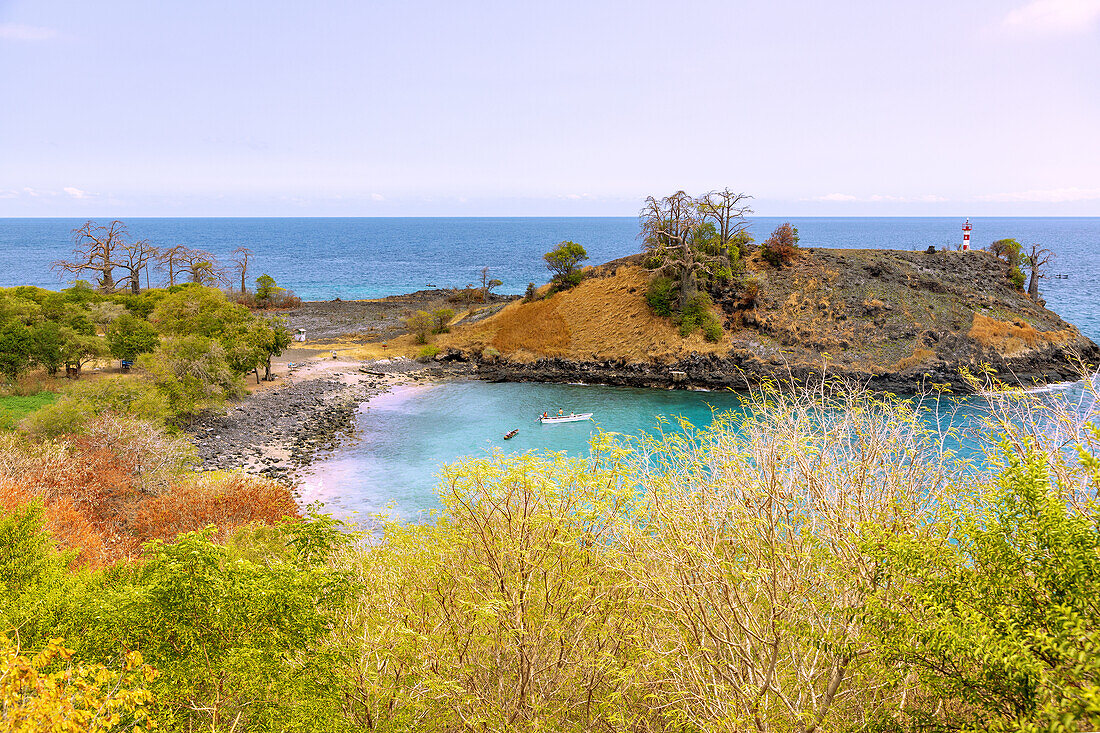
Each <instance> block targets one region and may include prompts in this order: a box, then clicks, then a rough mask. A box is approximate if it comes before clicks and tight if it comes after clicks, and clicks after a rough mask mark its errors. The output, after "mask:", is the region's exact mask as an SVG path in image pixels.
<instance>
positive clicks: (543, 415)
mask: <svg viewBox="0 0 1100 733" xmlns="http://www.w3.org/2000/svg"><path fill="white" fill-rule="evenodd" d="M542 417H543V419H546V418H548V417H550V416H549V415H547V414H546V413H545V412H544V413H542Z"/></svg>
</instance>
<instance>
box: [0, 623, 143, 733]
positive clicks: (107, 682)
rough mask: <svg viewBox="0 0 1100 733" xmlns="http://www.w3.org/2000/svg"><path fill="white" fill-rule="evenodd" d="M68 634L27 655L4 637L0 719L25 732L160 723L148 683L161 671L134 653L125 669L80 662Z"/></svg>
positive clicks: (96, 730)
mask: <svg viewBox="0 0 1100 733" xmlns="http://www.w3.org/2000/svg"><path fill="white" fill-rule="evenodd" d="M63 642H64V640H63V639H53V640H51V641H50V642H49V644H47V645H46V647H45V648H44V649H42V650H41V651H40V652H38V653H36V654H32V655H29V656H27V655H24V654H23V653H22V650H21V649H19V647H18V646H17V645H16V644H14V643H13V642H11V641H10V640H9V639H7V638H6V637H4V636H0V721H3V723H4V729H5V730H10V731H19V732H20V733H53V732H54V731H81V732H82V733H83V732H86V733H106V732H107V731H118V730H141V729H142V728H143V727H151V726H155V723H153V722H152V720H151V718H150V715H149V709H148V706H149V703H150V702H151V701H152V699H153V695H152V693H150V692H149V690H148V689H146V687H145V686H146V685H148V683H150V682H152V681H153V680H155V679H156V676H157V675H156V670H155V669H153V668H152V667H150V666H149V665H147V664H143V663H142V659H141V654H139V653H138V652H130V653H129V654H127V655H126V658H125V661H124V662H123V663H122V665H121V667H122V669H121V671H115V670H112V669H109V668H107V667H105V666H103V665H101V664H91V665H88V664H79V663H75V662H74V660H73V651H72V650H71V649H67V648H66V647H65V646H64V643H63Z"/></svg>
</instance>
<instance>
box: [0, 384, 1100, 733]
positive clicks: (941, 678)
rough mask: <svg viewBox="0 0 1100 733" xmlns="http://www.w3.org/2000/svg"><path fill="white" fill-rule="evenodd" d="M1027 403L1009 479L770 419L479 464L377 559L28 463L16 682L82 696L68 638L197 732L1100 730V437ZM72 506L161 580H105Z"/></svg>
mask: <svg viewBox="0 0 1100 733" xmlns="http://www.w3.org/2000/svg"><path fill="white" fill-rule="evenodd" d="M1011 399H1012V400H1015V399H1017V398H1015V397H1013V398H1011ZM1019 399H1023V400H1024V401H1025V402H1024V407H1025V408H1026V409H1025V410H1024V411H1022V413H1021V414H1027V415H1030V419H1025V420H1020V419H1018V416H1017V415H1015V414H1013V415H1011V416H1010V415H1009V413H1008V412H1007V411H1006V410H1007V409H1008V408H1009V407H1011V405H1012V404H1014V403H1012V402H1010V401H1009V400H1010V398H1008V397H1006V398H1005V402H1004V403H1003V405H1002V404H1000V403H996V402H995V404H994V405H993V407H994V408H995V409H994V412H993V413H992V414H991V420H990V425H989V429H990V430H991V431H995V432H996V433H999V434H1001V435H1002V436H1003V441H1002V442H1001V443H1000V444H999V445H992V446H990V450H991V453H990V455H991V458H992V463H991V464H989V465H988V466H981V465H974V464H970V463H967V462H964V461H961V460H959V459H958V458H957V457H955V456H954V455H953V454H952V453H951V452H950V451H946V450H945V449H944V436H942V435H940V434H939V433H937V432H935V431H933V430H931V429H929V427H928V424H929V423H928V422H927V421H925V420H922V419H920V417H919V416H918V414H917V412H916V411H915V409H914V407H913V406H912V405H911V404H909V403H906V402H901V401H898V400H893V399H887V398H871V397H867V396H865V395H858V394H857V395H848V396H843V395H842V396H839V397H825V396H818V397H812V396H806V395H803V396H792V395H783V394H778V393H769V394H764V395H761V399H759V400H757V401H753V402H750V403H748V404H746V405H745V407H744V408H743V409H742V410H741V411H740V412H739V413H736V414H731V415H728V416H724V417H721V418H720V419H718V420H717V421H716V423H715V425H714V426H713V427H712V428H710V429H708V430H705V431H696V430H693V429H691V428H690V426H686V425H684V426H680V427H682V428H683V430H676V431H669V432H668V433H667V434H666V435H658V436H655V437H651V438H644V439H637V440H627V439H621V438H615V437H614V436H604V437H601V438H599V439H597V440H596V441H595V442H594V444H593V455H592V457H591V458H586V459H580V458H569V457H566V456H564V455H558V454H549V455H535V454H525V455H521V456H504V455H494V456H490V457H487V458H481V459H470V460H466V461H463V462H460V463H458V464H456V465H454V466H450V467H448V468H446V469H445V470H444V472H443V474H442V476H441V484H440V489H439V498H440V503H441V511H440V514H439V516H438V518H437V519H435V520H434V521H430V522H424V523H406V522H403V521H399V520H397V519H381V520H380V524H379V525H378V526H377V527H375V528H374V529H373V531H371V532H369V533H368V534H366V535H362V536H359V535H355V534H353V533H350V532H349V531H348V530H347V529H346V528H343V527H341V526H340V525H339V524H338V523H337V522H335V521H333V520H332V519H330V518H327V517H325V516H323V515H316V514H311V515H310V516H308V517H305V518H302V519H288V520H285V521H282V522H277V521H276V520H275V518H274V517H272V516H270V515H269V516H267V517H261V516H256V515H252V516H249V515H247V514H246V513H243V512H240V510H241V509H243V508H244V506H246V505H247V506H255V505H258V504H262V503H263V502H264V500H263V498H262V489H261V488H260V487H254V490H253V491H252V493H249V492H243V493H241V492H240V491H237V492H236V495H238V496H240V497H241V498H240V500H239V501H238V504H237V507H238V509H237V510H235V511H238V514H237V517H238V519H237V522H236V523H234V522H232V521H224V519H225V517H226V516H227V515H226V514H225V512H227V511H229V509H228V508H227V509H224V510H223V509H218V508H217V507H218V506H219V502H220V501H222V500H221V499H220V498H219V497H220V496H223V495H224V494H225V493H226V492H221V493H219V489H218V488H217V486H216V482H217V481H220V479H210V480H209V481H213V482H214V483H207V484H206V485H205V486H204V487H196V488H194V489H192V490H191V491H192V495H191V496H187V495H185V492H184V490H183V485H186V484H188V482H187V481H183V485H181V484H180V483H179V481H180V479H179V478H178V476H179V474H178V473H176V471H177V470H178V469H177V468H175V467H173V466H174V465H175V464H173V461H174V460H176V459H171V460H168V459H166V460H167V462H168V464H171V465H165V466H163V467H162V468H160V469H157V470H156V471H154V472H153V473H151V474H150V473H147V472H145V471H144V469H143V472H142V473H140V474H139V473H135V472H134V470H133V464H132V463H128V462H127V461H128V459H127V458H126V456H127V455H131V454H132V453H133V451H134V444H133V441H134V440H136V439H137V435H136V434H134V433H128V434H127V435H129V437H126V438H124V439H121V438H114V439H112V440H105V439H104V438H103V437H97V438H96V439H95V440H94V442H91V441H89V442H86V443H81V442H80V441H78V440H72V441H70V442H67V443H64V444H60V443H50V444H41V445H48V446H50V447H49V450H48V451H43V450H41V449H35V448H34V447H33V446H31V445H30V444H23V443H19V442H10V443H9V444H8V445H7V447H6V448H4V450H3V451H0V458H2V460H4V461H5V463H4V466H3V471H4V476H5V477H7V478H6V481H7V482H8V484H10V483H11V482H12V480H13V477H17V476H22V475H24V474H35V475H37V476H38V478H37V479H35V480H33V481H29V482H27V481H23V482H16V483H17V485H16V486H15V489H16V490H18V491H21V492H23V494H22V496H23V498H22V499H19V500H14V501H11V500H9V501H8V502H7V503H4V504H2V506H3V518H0V591H2V592H0V627H2V628H4V629H8V630H16V629H17V630H18V633H19V638H20V645H21V651H20V652H19V653H18V654H16V653H15V652H14V651H11V650H10V649H9V650H8V651H4V652H3V653H2V654H0V660H4V661H3V663H4V664H7V665H9V666H10V665H11V664H13V663H12V662H11V661H10V660H13V659H19V660H21V661H19V662H18V665H19V667H20V669H23V670H24V674H25V675H27V676H26V679H28V680H33V679H34V675H39V676H42V675H50V674H53V673H54V672H55V671H56V670H55V669H54V668H53V667H50V668H48V669H47V668H46V667H48V665H46V667H44V666H43V665H38V666H37V667H36V666H35V665H34V664H33V663H31V662H29V661H28V660H30V659H32V658H33V655H34V654H35V653H37V652H39V651H40V650H41V651H44V652H45V654H46V656H45V657H42V659H47V658H49V659H52V658H54V657H50V656H49V655H55V656H56V654H58V653H59V652H58V651H57V650H58V649H59V646H58V644H59V642H56V641H55V639H56V638H57V637H64V638H65V642H64V644H65V648H66V649H71V650H72V652H73V657H72V658H73V659H79V660H80V665H81V667H80V669H85V670H91V669H95V670H102V671H100V672H98V674H100V675H102V674H107V675H115V677H111V678H110V679H117V680H119V681H120V682H121V684H114V683H113V684H112V686H110V690H113V691H114V692H112V693H111V694H114V695H115V696H116V697H115V699H117V700H118V702H117V703H115V708H114V709H115V710H118V711H120V712H119V714H120V716H123V715H137V714H138V711H142V710H145V709H148V711H149V712H150V713H151V714H152V715H153V716H154V717H155V718H156V720H157V722H158V723H159V725H160V727H161V728H162V729H164V730H179V731H183V730H199V729H213V730H226V731H228V730H234V731H249V730H256V731H267V730H302V731H305V730H319V731H351V730H388V731H406V730H454V731H458V730H471V729H476V730H497V731H506V730H507V731H511V730H635V731H744V730H757V731H792V730H797V731H805V732H811V731H819V730H835V731H845V730H850V731H855V730H880V731H899V730H913V731H916V730H944V731H946V730H989V729H995V730H1036V731H1037V730H1066V731H1079V730H1090V729H1095V727H1096V726H1097V725H1098V724H1100V707H1098V705H1097V700H1100V688H1098V685H1100V668H1098V666H1097V664H1096V662H1095V658H1096V656H1097V655H1096V650H1097V647H1098V643H1100V617H1098V616H1097V613H1096V609H1095V603H1094V598H1095V597H1096V595H1097V592H1098V591H1100V561H1098V558H1100V530H1098V529H1097V527H1098V526H1100V521H1098V520H1100V512H1098V507H1097V505H1096V491H1097V489H1098V488H1100V459H1098V458H1097V456H1098V451H1097V448H1098V446H1100V431H1097V430H1096V429H1095V428H1092V427H1090V426H1089V425H1088V424H1087V422H1085V423H1082V422H1081V420H1080V419H1079V418H1078V417H1077V416H1071V415H1070V414H1069V413H1066V412H1058V411H1056V410H1051V409H1049V405H1048V404H1046V403H1041V402H1039V401H1038V400H1037V398H1034V397H1028V396H1024V397H1020V398H1019ZM1002 408H1003V409H1002ZM1052 426H1053V427H1052ZM11 440H12V441H16V439H15V438H14V436H13V437H12V438H11ZM162 440H163V438H162ZM102 445H114V446H117V447H116V448H112V449H110V450H109V451H107V453H103V451H102V449H101V448H99V447H98V446H102ZM1073 445H1075V446H1077V452H1076V453H1073V452H1067V451H1066V450H1065V449H1064V448H1065V447H1066V446H1073ZM59 451H85V453H84V454H83V455H84V458H82V459H81V460H80V461H79V463H80V464H81V465H82V466H85V467H83V468H79V469H78V468H77V467H76V466H74V465H73V464H74V463H76V462H73V461H69V462H66V461H65V460H64V459H63V455H65V454H63V453H62V452H59ZM139 452H140V453H141V454H142V455H146V456H149V455H165V456H168V455H170V451H169V452H168V453H165V448H164V446H161V447H160V448H154V447H149V446H147V447H145V448H140V449H139ZM51 456H52V457H51ZM36 462H37V463H36ZM36 466H37V467H36ZM50 471H53V472H55V474H56V478H55V477H54V476H55V474H50V473H49V472H50ZM35 472H37V473H35ZM73 472H77V473H73ZM109 476H112V477H114V478H111V479H110V480H109V481H108V478H107V477H109ZM234 480H237V481H246V479H243V478H241V477H239V478H237V479H234ZM247 481H251V480H247ZM63 485H64V486H69V487H70V488H69V489H66V490H65V491H57V490H55V489H52V488H48V487H59V486H63ZM89 485H94V486H99V487H103V488H97V489H95V490H96V491H98V492H100V493H98V494H97V495H96V497H95V498H94V500H89V501H85V499H84V498H83V494H80V493H78V492H75V488H74V487H83V486H89ZM108 487H111V488H108ZM168 487H171V488H168ZM14 493H15V491H13V490H9V495H14ZM65 496H68V497H69V502H70V504H69V506H71V508H73V509H74V510H79V509H80V507H88V509H87V510H85V519H86V523H87V525H89V526H90V528H91V530H96V531H103V530H100V529H99V528H110V529H109V532H107V534H108V535H110V536H111V537H113V538H115V539H111V540H110V542H107V543H106V544H107V545H112V543H113V544H114V545H118V544H121V542H122V540H121V539H120V538H125V537H129V538H131V539H130V540H129V541H130V542H133V541H135V540H136V539H137V538H138V537H141V538H143V539H144V541H145V542H146V544H145V546H144V549H143V551H142V552H141V555H140V558H141V559H140V560H137V561H135V562H129V563H122V564H109V565H108V566H107V567H106V568H105V569H103V570H98V571H94V572H93V571H90V570H88V569H86V568H87V567H88V566H89V565H91V564H92V563H90V562H89V561H88V560H86V559H84V557H85V556H86V554H87V550H86V547H87V544H81V543H82V542H84V543H87V542H88V540H86V539H85V540H81V539H80V538H79V537H78V536H77V535H76V534H74V533H73V532H72V531H71V529H69V530H67V529H66V527H70V528H71V527H73V526H75V524H73V521H74V520H72V519H70V520H69V524H68V525H66V524H65V523H64V521H63V520H64V516H62V515H61V514H59V511H60V506H61V504H62V503H64V502H63V501H62V498H63V497H65ZM81 502H84V503H81ZM134 502H136V504H135V503H134ZM95 507H102V509H98V510H97V511H91V508H95ZM229 513H232V512H229ZM204 522H210V523H214V524H216V525H217V528H212V529H202V526H203V523H204ZM66 532H68V533H66ZM104 536H106V535H104ZM132 546H133V545H131V547H132ZM77 548H79V552H80V553H81V554H80V555H77V556H75V557H74V555H73V554H72V553H73V552H74V551H77ZM134 556H135V557H137V555H136V548H135V550H134ZM116 557H117V555H116ZM106 562H108V563H109V562H110V560H109V559H108V560H106ZM7 638H9V639H11V638H13V637H12V635H11V633H9V634H8V636H7ZM133 651H138V652H140V653H141V655H142V657H143V660H144V661H143V662H142V663H143V664H148V665H150V666H151V667H152V668H154V669H155V670H156V672H155V673H154V672H153V671H152V670H147V671H145V672H143V673H142V674H141V675H140V677H135V676H134V673H135V671H136V670H138V669H144V667H138V666H137V664H138V662H137V660H136V658H128V657H127V656H126V655H127V654H129V653H131V652H133ZM68 653H69V652H68V651H66V652H65V654H68ZM120 660H121V661H120ZM113 670H121V671H113ZM126 675H130V676H129V677H126ZM97 679H99V678H98V677H97ZM104 679H106V678H104ZM3 689H7V688H3ZM104 689H106V688H104ZM19 690H20V691H19V692H18V694H17V695H15V696H14V697H12V695H11V693H5V695H6V696H7V698H6V699H15V700H16V704H17V705H20V706H23V708H26V709H30V708H27V706H39V707H38V708H35V709H43V710H45V709H53V708H55V707H57V706H58V705H60V702H59V699H60V697H59V696H56V695H52V693H50V692H48V691H47V690H46V688H44V687H41V686H40V687H36V688H32V687H28V686H24V687H22V688H19ZM146 691H147V693H148V695H150V696H151V699H148V700H147V699H146V698H145V694H146ZM51 706H52V707H51ZM135 719H136V718H135ZM129 724H130V723H129V722H127V720H124V719H123V717H120V718H119V720H118V726H117V728H116V729H126V726H128V725H129ZM104 729H107V730H110V729H112V728H110V727H109V726H104Z"/></svg>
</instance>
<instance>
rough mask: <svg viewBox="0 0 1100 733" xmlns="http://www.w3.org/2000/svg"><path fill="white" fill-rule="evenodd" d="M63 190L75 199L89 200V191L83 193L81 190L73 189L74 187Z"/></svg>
mask: <svg viewBox="0 0 1100 733" xmlns="http://www.w3.org/2000/svg"><path fill="white" fill-rule="evenodd" d="M61 190H62V191H64V192H65V193H67V194H69V195H70V196H72V197H73V198H74V199H86V198H88V192H87V191H81V190H80V189H79V188H73V187H72V186H65V188H63V189H61Z"/></svg>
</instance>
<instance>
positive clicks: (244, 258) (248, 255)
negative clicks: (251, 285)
mask: <svg viewBox="0 0 1100 733" xmlns="http://www.w3.org/2000/svg"><path fill="white" fill-rule="evenodd" d="M251 259H252V250H250V249H249V248H248V247H237V249H235V250H233V254H232V255H231V260H232V262H233V271H234V272H236V273H237V274H238V275H240V276H241V292H242V293H244V292H245V291H246V288H245V285H244V284H245V279H246V276H247V275H248V263H249V261H250V260H251Z"/></svg>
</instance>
